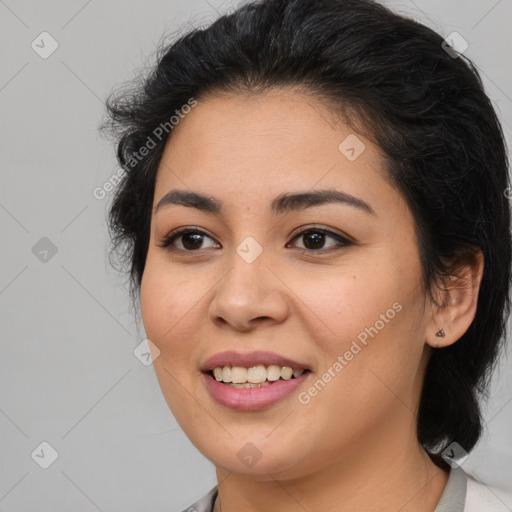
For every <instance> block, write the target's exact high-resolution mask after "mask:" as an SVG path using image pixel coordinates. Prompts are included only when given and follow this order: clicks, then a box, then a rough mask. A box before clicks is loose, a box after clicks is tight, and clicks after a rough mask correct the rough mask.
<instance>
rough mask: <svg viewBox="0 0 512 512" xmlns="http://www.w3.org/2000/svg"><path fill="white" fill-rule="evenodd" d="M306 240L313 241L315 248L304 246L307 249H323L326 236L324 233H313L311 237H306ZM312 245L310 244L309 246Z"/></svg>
mask: <svg viewBox="0 0 512 512" xmlns="http://www.w3.org/2000/svg"><path fill="white" fill-rule="evenodd" d="M304 236H305V239H306V240H313V245H314V247H308V244H307V243H306V244H304V245H305V246H306V248H307V249H320V248H322V246H323V244H324V237H325V235H324V234H323V233H312V234H309V235H304ZM309 245H310V244H309Z"/></svg>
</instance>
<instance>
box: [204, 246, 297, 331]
mask: <svg viewBox="0 0 512 512" xmlns="http://www.w3.org/2000/svg"><path fill="white" fill-rule="evenodd" d="M264 254H265V251H263V253H262V254H261V255H260V256H259V257H258V258H257V259H256V260H255V261H253V262H251V263H248V262H247V261H245V260H244V259H243V258H242V257H240V256H239V254H237V253H234V256H233V257H232V258H231V260H230V264H231V268H230V269H229V270H228V271H227V273H226V275H225V276H224V277H223V278H222V279H221V280H220V281H219V282H218V284H217V287H216V290H215V295H214V298H213V300H212V302H211V304H210V308H209V315H210V319H211V320H212V322H214V323H215V324H217V325H219V326H221V327H222V326H230V327H231V328H232V329H235V330H237V331H240V332H247V331H250V330H252V329H254V328H255V327H256V326H258V325H262V324H269V325H271V324H278V323H281V322H283V321H284V320H285V319H286V318H287V316H288V313H289V301H288V296H287V294H286V290H287V288H286V285H285V284H283V281H281V280H280V279H279V278H278V277H276V275H279V272H278V271H277V269H276V268H275V267H274V266H272V264H271V262H270V261H268V259H267V258H266V257H265V256H264ZM269 267H270V268H269Z"/></svg>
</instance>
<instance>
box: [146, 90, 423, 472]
mask: <svg viewBox="0 0 512 512" xmlns="http://www.w3.org/2000/svg"><path fill="white" fill-rule="evenodd" d="M176 191H181V192H184V193H195V194H200V195H203V196H207V197H206V199H203V200H198V196H189V197H185V196H184V195H183V194H182V195H181V196H180V195H179V194H176V193H175V192H176ZM320 191H323V192H320ZM325 191H328V192H330V193H331V195H330V196H329V194H328V193H327V192H325ZM170 192H174V194H173V195H168V194H169V193H170ZM296 194H317V195H312V196H307V195H300V196H297V197H295V198H294V197H292V196H294V195H296ZM318 194H319V195H318ZM328 197H329V198H330V200H329V201H326V198H328ZM159 203H160V206H159V207H158V209H157V206H158V205H159ZM153 207H154V208H153V212H152V220H151V238H150V242H149V249H148V254H147V261H146V266H145V270H144V274H143V278H142V284H141V306H142V317H143V322H144V326H145V330H146V335H147V337H148V338H149V339H150V340H151V341H152V343H153V344H154V345H155V346H156V347H157V348H158V350H159V351H160V352H159V356H158V357H157V358H156V359H155V361H154V368H155V371H156V374H157V377H158V380H159V383H160V386H161V389H162V392H163V394H164V397H165V399H166V401H167V403H168V405H169V407H170V408H171V410H172V412H173V414H174V416H175V417H176V419H177V421H178V422H179V424H180V426H181V427H182V428H183V430H184V432H185V433H186V435H187V436H188V437H189V438H190V439H191V441H192V442H193V443H194V444H195V445H196V447H197V448H198V449H199V450H200V451H201V452H202V453H203V454H204V455H205V456H206V457H207V458H209V459H210V460H211V461H212V462H213V463H214V464H215V465H216V466H217V467H218V468H224V469H226V470H229V471H231V472H236V473H247V474H252V475H253V476H255V477H257V478H261V479H265V478H267V475H268V474H269V473H271V474H273V475H274V476H275V475H280V476H281V478H284V479H286V478H295V477H300V476H304V475H307V474H309V473H311V472H314V471H317V470H320V469H322V468H323V467H325V466H326V465H327V464H333V462H339V463H343V462H344V461H345V462H346V463H349V461H350V460H351V459H353V458H354V457H357V456H361V454H363V453H367V454H371V452H372V450H373V449H376V447H378V446H383V443H385V446H387V447H389V449H390V450H392V449H393V448H394V447H396V446H398V445H399V443H402V442H403V439H404V437H403V436H404V435H405V436H407V435H410V433H411V432H414V417H413V412H412V411H413V410H414V408H415V407H416V405H417V402H418V398H419V392H420V387H421V379H422V377H421V372H422V369H423V367H424V364H425V354H426V349H425V332H426V329H427V325H428V322H429V319H430V318H429V314H428V312H429V311H430V309H429V307H428V304H427V299H426V297H425V293H424V290H423V288H422V284H421V283H422V280H421V266H420V260H419V253H418V245H417V239H416V235H415V230H414V222H413V218H412V215H411V213H410V211H409V209H408V208H407V205H406V203H405V201H404V199H403V198H402V196H401V195H400V193H399V192H398V191H397V190H396V189H394V188H393V187H392V186H391V185H390V184H389V182H388V181H387V180H386V179H385V174H384V163H383V158H382V153H381V152H380V150H379V148H378V147H377V146H375V145H374V144H373V143H371V142H370V141H369V140H368V139H366V138H365V137H363V136H362V135H359V134H357V135H356V134H355V133H354V131H353V130H352V129H351V128H349V127H348V126H346V125H344V124H342V123H340V122H335V120H334V119H333V118H331V115H330V112H329V110H327V109H326V107H325V106H324V105H323V104H321V103H320V102H319V101H318V100H316V99H315V98H314V97H313V96H305V95H300V94H299V93H297V92H294V91H291V90H283V89H276V90H273V91H272V92H270V93H267V94H265V95H258V96H255V97H251V98H248V97H247V96H244V95H239V96H235V95H216V96H209V97H207V98H205V99H203V100H202V101H199V102H198V104H197V106H195V107H194V108H193V109H192V111H191V112H190V113H189V114H188V115H187V116H186V117H184V118H183V119H181V120H180V122H179V125H177V126H175V128H174V130H173V133H172V137H170V139H169V141H168V143H167V146H166V149H165V152H164V155H163V158H162V161H161V164H160V166H159V169H158V174H157V179H156V187H155V194H154V204H153ZM183 230H185V232H183ZM178 231H179V232H180V233H177V232H178ZM165 244H167V246H166V247H164V246H163V245H165ZM212 358H213V359H212ZM262 366H263V367H264V368H261V367H262ZM254 367H258V368H257V369H255V370H254V369H252V370H249V371H248V372H247V373H246V369H248V368H254ZM283 367H284V369H283ZM287 367H289V368H291V370H298V371H296V372H295V374H292V377H291V378H290V373H291V370H289V369H288V368H287ZM214 368H217V370H214V371H215V376H212V375H211V370H212V369H214ZM230 369H231V371H230ZM300 370H304V371H303V372H302V373H301V372H300ZM217 378H220V379H223V380H226V381H229V380H230V379H231V380H235V384H238V386H233V382H232V383H231V384H229V383H224V382H223V381H218V380H217ZM274 379H278V380H274ZM247 380H252V381H254V382H253V387H246V386H245V385H244V384H241V382H247ZM262 380H264V381H265V382H264V383H263V385H262V386H260V387H257V386H258V384H257V383H258V382H260V383H261V381H262ZM236 381H238V382H236ZM241 386H244V387H241Z"/></svg>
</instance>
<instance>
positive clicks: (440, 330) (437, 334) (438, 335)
mask: <svg viewBox="0 0 512 512" xmlns="http://www.w3.org/2000/svg"><path fill="white" fill-rule="evenodd" d="M436 336H437V337H438V338H444V337H445V333H444V331H443V329H439V331H437V332H436Z"/></svg>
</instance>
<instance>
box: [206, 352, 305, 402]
mask: <svg viewBox="0 0 512 512" xmlns="http://www.w3.org/2000/svg"><path fill="white" fill-rule="evenodd" d="M260 364H262V365H264V366H269V365H271V364H275V365H278V366H289V367H291V368H294V369H304V370H309V368H308V366H307V365H306V364H304V363H300V362H298V361H294V360H292V359H289V358H286V357H283V356H280V355H278V354H274V353H272V352H263V351H257V352H250V353H247V354H242V353H239V352H222V353H220V354H216V355H214V356H213V357H210V358H209V359H208V360H207V361H206V362H205V363H204V364H203V365H202V367H201V371H202V372H203V378H204V381H205V384H206V387H207V389H208V391H209V392H210V394H211V395H212V397H213V398H214V399H215V400H216V401H217V402H218V403H219V404H221V405H223V406H225V407H229V408H230V409H235V410H238V411H258V410H261V409H264V408H267V407H270V406H271V405H273V404H275V403H277V402H279V401H280V400H281V399H283V398H284V397H286V396H288V395H290V394H291V393H292V392H293V391H295V389H297V387H299V386H300V385H301V384H302V383H303V382H304V381H305V380H306V379H307V378H308V376H309V372H304V373H303V374H302V375H301V376H300V377H298V378H293V379H290V380H281V379H280V380H277V381H274V382H272V383H271V384H270V385H268V386H264V387H261V388H234V387H231V386H228V385H227V384H223V383H222V382H218V381H217V380H215V379H214V378H213V377H212V376H211V375H210V373H207V372H210V371H211V370H213V369H214V368H216V367H218V366H219V367H224V366H244V367H246V368H250V367H251V366H258V365H260Z"/></svg>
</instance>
